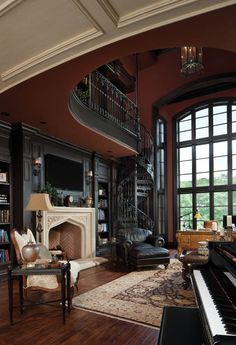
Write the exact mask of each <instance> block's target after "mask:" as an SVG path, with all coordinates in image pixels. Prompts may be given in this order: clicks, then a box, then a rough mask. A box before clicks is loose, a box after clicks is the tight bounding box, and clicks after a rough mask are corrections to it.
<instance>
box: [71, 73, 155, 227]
mask: <svg viewBox="0 0 236 345" xmlns="http://www.w3.org/2000/svg"><path fill="white" fill-rule="evenodd" d="M74 92H75V94H76V96H77V97H78V99H79V100H80V101H81V102H82V103H83V104H84V106H86V107H87V108H89V109H91V110H93V111H95V112H96V113H97V114H98V115H100V116H102V117H103V118H106V119H107V120H109V121H112V122H113V123H115V124H116V125H117V126H119V127H120V128H122V129H124V130H126V131H129V132H130V133H132V134H134V135H135V136H136V137H137V139H138V140H139V150H138V151H139V154H138V155H137V157H136V163H137V168H136V169H137V171H135V168H133V169H134V170H133V171H132V172H131V171H130V172H129V171H128V169H127V173H128V174H129V176H127V177H126V178H124V179H122V181H121V182H120V184H119V186H118V203H117V205H118V220H119V222H120V223H121V224H122V226H125V227H128V226H138V227H142V228H146V229H153V225H154V222H153V220H152V219H151V218H150V217H149V216H148V215H147V214H145V213H144V212H143V211H142V210H140V209H139V208H137V207H136V206H138V203H137V201H138V198H139V197H142V198H143V197H146V198H147V197H148V196H149V190H150V189H152V188H153V184H152V183H151V182H153V175H154V174H153V166H154V146H153V138H152V136H151V134H150V133H149V131H148V130H147V129H146V128H145V127H144V126H143V125H142V124H140V121H139V114H138V108H137V106H136V104H135V103H133V102H132V101H131V100H130V99H129V98H128V97H127V96H126V95H125V94H123V93H122V92H121V91H120V90H119V89H118V88H117V87H116V86H114V85H113V84H112V83H111V82H110V81H109V80H108V79H107V78H105V77H104V76H103V75H102V74H101V73H100V72H98V71H94V72H92V73H90V74H89V75H88V76H86V77H85V78H84V79H83V80H82V81H81V82H80V83H79V84H78V85H77V87H76V88H75V89H74ZM143 172H144V174H145V173H148V175H149V176H150V178H151V181H150V178H148V176H145V178H144V179H143V180H142V181H141V180H140V183H139V184H138V179H139V177H140V175H141V174H143ZM143 176H144V175H143ZM144 180H146V181H144Z"/></svg>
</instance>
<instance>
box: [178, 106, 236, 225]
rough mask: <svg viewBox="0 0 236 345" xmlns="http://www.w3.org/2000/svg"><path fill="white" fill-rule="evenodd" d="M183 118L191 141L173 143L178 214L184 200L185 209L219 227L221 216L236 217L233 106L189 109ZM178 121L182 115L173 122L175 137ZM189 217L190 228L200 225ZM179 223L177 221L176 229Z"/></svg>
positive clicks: (235, 157) (235, 160)
mask: <svg viewBox="0 0 236 345" xmlns="http://www.w3.org/2000/svg"><path fill="white" fill-rule="evenodd" d="M187 117H188V130H189V129H190V128H191V129H192V133H191V134H188V137H191V138H192V139H188V141H187V140H184V141H181V140H177V143H176V144H177V152H178V154H177V166H178V167H179V168H178V169H177V171H178V173H177V196H178V197H177V200H178V203H179V205H178V214H179V215H181V214H182V212H183V210H184V206H185V205H186V202H187V201H186V198H187V200H188V202H189V200H190V199H191V200H192V204H191V205H188V208H190V209H191V210H193V211H194V210H195V209H196V208H198V209H199V212H200V213H201V215H202V219H204V220H206V219H216V220H218V222H219V226H222V220H223V215H224V214H233V212H234V214H236V103H235V102H232V101H227V102H226V101H225V102H221V103H218V104H217V103H215V104H214V103H212V104H208V105H205V106H204V107H202V108H201V109H196V108H193V109H192V110H191V111H190V112H189V113H188V115H187ZM180 122H181V123H184V122H185V118H184V117H183V116H182V117H181V118H180V120H177V138H181V137H180V136H179V132H178V128H180V127H179V123H180ZM189 122H191V124H190V123H189ZM182 128H183V127H182ZM206 134H207V135H206ZM186 162H187V163H186ZM184 163H185V164H184ZM190 166H191V167H192V170H190ZM190 197H191V198H190ZM191 217H192V220H191V222H192V225H193V228H196V226H197V227H198V228H199V227H202V226H203V222H202V220H195V219H194V218H193V214H192V216H191ZM182 223H183V221H182V218H179V222H178V224H179V226H181V224H182Z"/></svg>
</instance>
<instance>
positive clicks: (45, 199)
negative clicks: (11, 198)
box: [25, 193, 53, 211]
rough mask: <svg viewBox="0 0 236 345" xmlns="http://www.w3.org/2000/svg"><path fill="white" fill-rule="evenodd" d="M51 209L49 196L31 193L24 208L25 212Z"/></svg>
mask: <svg viewBox="0 0 236 345" xmlns="http://www.w3.org/2000/svg"><path fill="white" fill-rule="evenodd" d="M51 209H53V207H52V204H51V202H50V199H49V194H46V193H32V194H31V195H30V200H29V202H28V204H27V206H26V208H25V211H38V210H41V211H48V210H51Z"/></svg>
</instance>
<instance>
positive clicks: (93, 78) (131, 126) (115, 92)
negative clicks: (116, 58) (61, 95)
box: [74, 71, 140, 138]
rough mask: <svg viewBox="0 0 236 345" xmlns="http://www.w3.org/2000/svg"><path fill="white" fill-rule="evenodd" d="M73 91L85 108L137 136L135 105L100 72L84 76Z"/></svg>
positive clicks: (138, 128)
mask: <svg viewBox="0 0 236 345" xmlns="http://www.w3.org/2000/svg"><path fill="white" fill-rule="evenodd" d="M74 92H75V94H76V96H77V97H78V98H79V100H80V101H81V102H82V103H83V104H84V105H85V106H86V107H87V108H89V109H91V110H93V111H95V112H96V113H97V114H99V115H101V116H103V117H105V118H106V119H109V120H110V121H112V122H113V123H115V124H116V125H117V126H119V127H120V128H122V129H124V130H127V131H130V132H131V133H133V134H134V135H135V136H137V138H139V132H140V125H139V118H138V108H137V105H136V104H135V103H133V102H132V101H131V100H130V99H129V98H128V97H127V96H126V95H125V94H123V93H122V92H121V91H120V90H119V89H118V88H117V87H116V86H115V85H113V84H112V83H111V82H110V81H109V80H108V79H107V78H105V77H104V76H103V75H102V74H101V73H100V72H98V71H94V72H92V73H90V74H89V75H88V76H86V77H85V78H84V79H83V80H82V81H81V82H80V83H79V84H78V85H77V86H76V88H75V89H74Z"/></svg>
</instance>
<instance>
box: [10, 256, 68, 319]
mask: <svg viewBox="0 0 236 345" xmlns="http://www.w3.org/2000/svg"><path fill="white" fill-rule="evenodd" d="M29 275H56V276H58V277H59V278H60V281H61V299H60V300H58V301H53V302H59V301H61V306H62V321H63V323H65V322H66V302H67V308H68V313H70V309H71V290H70V280H71V279H70V278H71V273H70V263H69V262H67V263H65V264H64V263H63V264H60V263H58V265H57V266H56V267H55V266H50V265H49V266H48V267H45V268H44V267H43V268H42V267H31V268H21V267H15V268H12V267H11V266H10V267H9V269H8V295H9V319H10V324H11V325H12V324H13V308H14V303H13V278H14V277H17V278H18V284H19V292H20V306H19V307H20V311H21V314H23V309H24V307H27V306H32V304H30V305H29V304H25V303H24V297H23V277H24V276H29ZM51 302H52V301H51ZM37 304H50V301H48V302H44V303H43V302H42V303H35V305H37Z"/></svg>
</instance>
